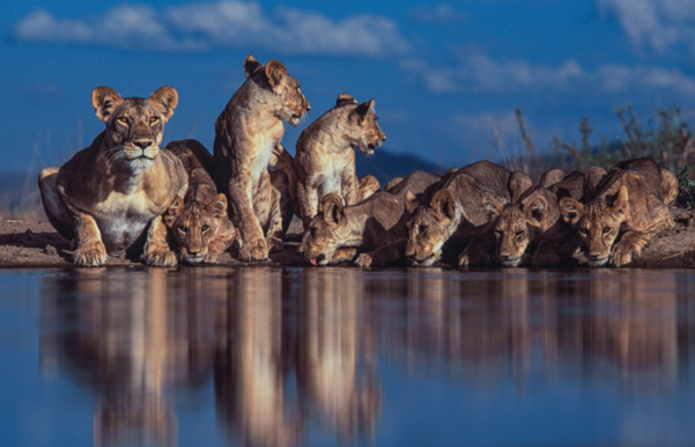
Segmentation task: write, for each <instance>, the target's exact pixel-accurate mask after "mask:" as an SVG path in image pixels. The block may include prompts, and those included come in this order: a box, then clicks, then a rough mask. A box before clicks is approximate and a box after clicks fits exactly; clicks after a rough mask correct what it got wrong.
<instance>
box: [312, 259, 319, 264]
mask: <svg viewBox="0 0 695 447" xmlns="http://www.w3.org/2000/svg"><path fill="white" fill-rule="evenodd" d="M311 265H319V264H318V262H316V259H312V260H311Z"/></svg>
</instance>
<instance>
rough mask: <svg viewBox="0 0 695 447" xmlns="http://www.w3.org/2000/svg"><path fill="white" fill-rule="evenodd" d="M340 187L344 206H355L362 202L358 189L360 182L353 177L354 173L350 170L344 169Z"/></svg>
mask: <svg viewBox="0 0 695 447" xmlns="http://www.w3.org/2000/svg"><path fill="white" fill-rule="evenodd" d="M341 181H342V186H341V188H340V189H341V193H342V196H343V197H345V205H346V206H350V205H356V204H358V203H360V201H361V200H362V189H361V188H360V181H359V180H358V179H357V176H356V175H355V171H354V170H352V169H346V172H344V173H343V176H342V179H341Z"/></svg>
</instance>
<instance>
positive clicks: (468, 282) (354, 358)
mask: <svg viewBox="0 0 695 447" xmlns="http://www.w3.org/2000/svg"><path fill="white" fill-rule="evenodd" d="M141 444H142V445H179V446H201V445H205V446H230V445H232V446H243V445H246V446H265V445H268V446H294V445H314V446H324V445H377V446H403V445H428V446H430V445H473V446H476V445H481V446H531V445H545V446H565V445H572V446H592V445H597V446H598V445H601V446H607V445H615V446H632V445H640V446H641V445H647V446H651V445H653V446H669V445H674V446H676V445H693V444H695V273H694V272H678V271H643V270H601V271H591V272H589V271H583V270H578V271H572V272H552V271H547V272H546V271H526V270H510V271H504V272H502V271H481V272H458V271H440V270H437V269H418V270H385V271H372V272H363V271H359V270H354V269H348V268H340V269H331V268H321V269H317V268H312V269H302V268H285V269H280V268H266V267H257V268H241V269H230V268H217V267H207V268H185V269H180V270H178V271H168V270H163V269H150V270H146V269H130V270H129V269H125V268H124V269H113V268H110V269H84V270H42V271H36V270H33V271H18V270H5V271H0V445H3V446H67V445H70V446H89V445H141Z"/></svg>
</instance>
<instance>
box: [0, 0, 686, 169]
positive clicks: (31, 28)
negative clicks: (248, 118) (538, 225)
mask: <svg viewBox="0 0 695 447" xmlns="http://www.w3.org/2000/svg"><path fill="white" fill-rule="evenodd" d="M0 29H1V30H2V31H1V32H2V39H1V41H0V55H1V56H2V62H3V69H2V70H0V86H1V88H0V104H2V107H0V120H1V121H2V126H0V153H1V154H2V160H3V163H2V165H0V170H4V171H9V170H27V169H28V168H29V167H33V168H40V167H43V166H46V165H51V164H53V165H54V164H58V163H60V162H62V161H64V160H65V159H66V158H67V157H69V156H70V155H72V153H74V152H75V151H76V150H78V149H80V148H82V147H84V146H87V145H88V144H89V143H90V142H91V140H92V139H93V138H94V137H95V136H96V135H97V134H98V133H99V132H100V131H101V129H102V128H103V124H101V123H100V122H99V121H98V119H97V118H96V116H95V115H94V111H93V109H92V107H91V104H90V94H91V91H92V89H93V88H94V87H96V86H98V85H107V86H110V87H112V88H114V89H115V90H116V91H118V92H119V93H121V94H122V95H123V96H148V95H149V94H150V93H151V92H152V91H154V90H156V89H157V88H159V87H160V86H162V85H166V84H169V85H172V86H174V87H175V88H176V89H177V90H178V92H179V99H180V102H179V107H178V108H177V109H176V112H175V114H174V117H173V118H172V119H171V121H170V122H169V124H168V125H167V129H166V133H165V141H170V140H173V139H180V138H188V137H192V138H197V139H199V140H200V141H201V142H203V144H205V145H206V146H207V147H209V148H211V146H212V140H213V138H214V122H215V119H216V118H217V116H218V115H219V113H220V112H221V111H222V109H223V107H224V106H225V105H226V103H227V101H228V100H229V98H230V97H231V95H232V94H233V93H234V91H235V90H236V88H238V86H239V85H240V84H241V83H242V82H243V80H244V73H243V61H244V58H245V57H246V55H247V54H249V53H252V54H254V55H255V56H256V58H257V59H259V60H260V61H261V62H265V61H267V60H268V59H271V58H275V59H279V60H280V61H282V62H283V63H285V65H286V66H287V68H288V70H289V72H290V73H291V74H292V75H293V76H294V77H295V78H297V79H298V80H299V82H300V83H301V84H302V90H303V91H304V93H305V95H306V96H307V98H308V99H309V101H310V102H311V105H312V111H311V112H310V114H309V116H308V118H307V120H306V121H305V122H304V123H302V125H300V126H299V127H298V128H296V129H292V128H290V126H289V125H288V126H286V128H287V132H286V134H285V138H284V141H283V142H284V144H285V146H286V147H287V148H289V149H290V150H291V151H293V150H294V144H295V142H296V139H297V137H298V135H299V133H300V132H301V130H302V129H303V128H305V127H306V126H307V125H308V124H309V123H310V122H311V121H313V120H314V119H316V118H318V117H319V116H320V115H321V114H322V113H323V112H324V111H326V110H327V109H328V108H330V107H332V106H333V104H334V102H335V98H336V97H337V95H338V94H339V93H342V92H348V93H351V94H352V95H353V96H355V97H356V98H357V99H358V100H360V101H366V100H368V99H369V98H371V97H374V98H375V99H376V104H377V114H378V115H379V118H380V124H381V126H382V128H383V130H384V132H385V133H386V135H387V137H388V140H387V142H386V144H385V146H384V147H385V148H387V149H388V150H390V151H393V152H400V153H415V154H419V155H421V156H423V157H425V158H427V159H429V160H432V161H435V162H438V163H440V164H442V165H444V166H455V165H462V164H465V163H468V162H471V161H474V160H477V159H481V158H491V159H496V158H499V157H500V155H501V151H500V148H499V147H500V145H503V146H504V151H505V152H506V153H510V152H513V151H514V150H515V148H517V147H518V146H519V135H518V128H517V126H516V123H515V118H514V109H515V108H516V107H517V106H518V107H521V109H522V110H523V111H524V114H525V116H526V118H527V121H528V122H527V125H528V127H529V128H530V131H531V133H532V135H533V138H534V140H535V141H536V144H537V145H538V146H539V147H546V146H548V145H549V143H550V141H551V138H552V137H553V136H559V137H561V138H566V139H572V140H578V139H579V133H578V131H577V128H578V123H579V120H580V119H581V118H582V117H584V116H589V117H591V119H592V120H593V121H596V123H597V126H596V131H595V134H596V136H595V138H596V141H598V138H599V137H601V136H605V137H608V138H619V136H620V134H621V127H620V123H619V121H618V120H617V118H616V117H615V114H614V109H615V108H617V107H621V106H624V105H625V104H627V103H631V104H633V106H634V107H635V109H636V110H637V111H639V112H642V113H644V114H645V115H647V114H649V113H651V112H653V111H654V110H655V109H656V108H657V107H664V106H672V105H674V104H677V105H679V106H680V107H681V108H682V109H683V110H684V111H685V112H687V113H691V110H692V106H691V104H692V103H693V100H695V64H694V63H693V56H695V0H653V1H649V0H585V1H577V0H565V1H559V0H558V1H550V0H535V1H524V0H509V1H504V0H488V1H483V0H470V1H458V2H446V1H444V2H441V3H435V2H425V1H393V2H374V1H361V0H352V1H350V2H326V1H314V0H300V1H293V2H285V1H275V2H272V1H246V0H243V1H236V0H231V1H210V2H196V1H194V0H175V1H167V2H164V1H161V0H154V1H144V2H139V3H136V2H120V1H119V0H116V1H109V2H105V1H90V2H82V1H76V0H64V1H62V2H54V1H48V0H43V1H42V0H25V1H22V2H10V3H9V4H7V5H4V6H3V14H2V17H0ZM495 136H497V137H495ZM500 142H501V143H500Z"/></svg>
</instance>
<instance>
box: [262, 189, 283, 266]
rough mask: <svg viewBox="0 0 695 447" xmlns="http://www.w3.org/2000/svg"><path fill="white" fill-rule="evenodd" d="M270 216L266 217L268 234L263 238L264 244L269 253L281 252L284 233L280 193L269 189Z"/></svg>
mask: <svg viewBox="0 0 695 447" xmlns="http://www.w3.org/2000/svg"><path fill="white" fill-rule="evenodd" d="M270 190H271V200H270V216H269V217H268V234H267V236H266V238H265V241H266V244H267V245H268V248H269V249H270V251H271V252H276V251H282V250H283V248H284V242H283V240H284V238H285V232H284V231H283V230H282V210H281V209H280V206H281V204H280V202H281V200H282V197H281V196H280V191H278V190H277V189H275V188H272V187H271V188H270Z"/></svg>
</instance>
